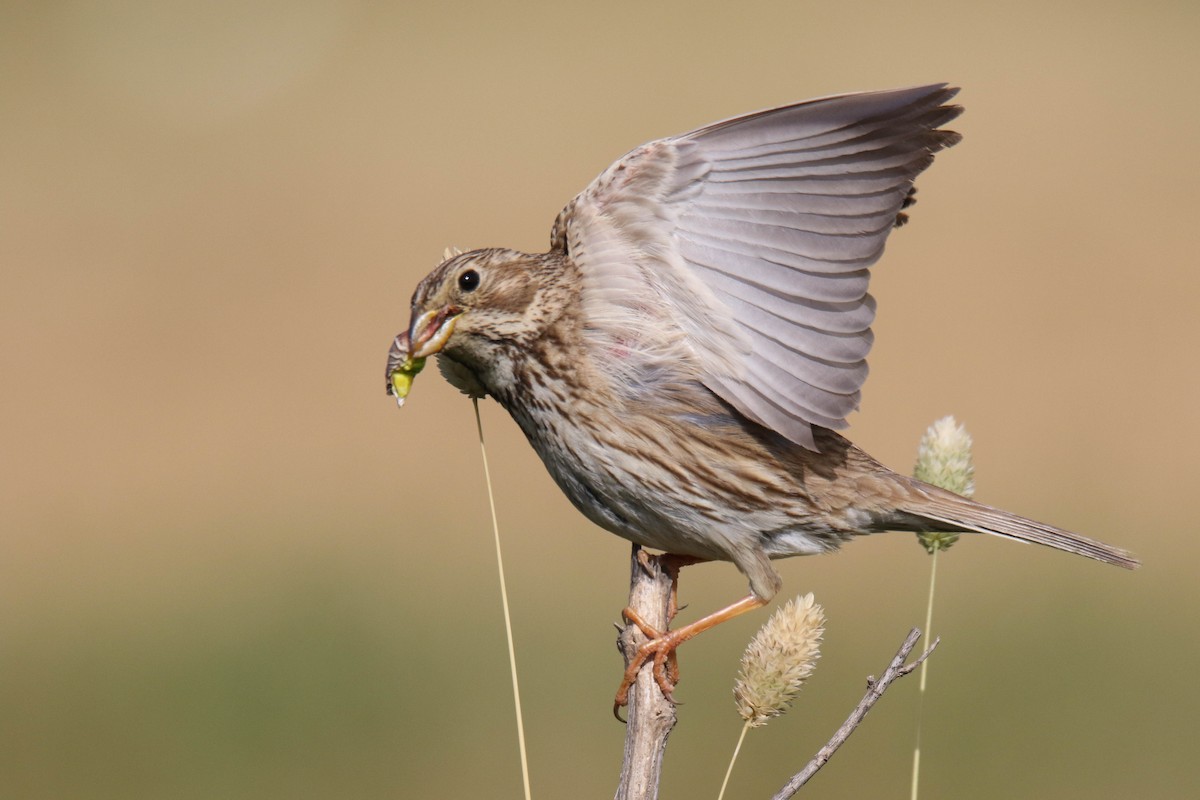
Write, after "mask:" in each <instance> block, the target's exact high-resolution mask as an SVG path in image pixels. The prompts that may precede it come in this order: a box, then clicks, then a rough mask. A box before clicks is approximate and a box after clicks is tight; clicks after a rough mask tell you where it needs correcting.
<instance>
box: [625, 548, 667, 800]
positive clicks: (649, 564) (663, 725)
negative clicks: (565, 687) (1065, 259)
mask: <svg viewBox="0 0 1200 800" xmlns="http://www.w3.org/2000/svg"><path fill="white" fill-rule="evenodd" d="M665 558H666V557H664V556H651V555H648V554H646V553H645V552H644V551H642V550H641V548H639V547H638V546H637V545H634V546H633V557H632V558H631V560H630V580H629V608H631V609H633V611H634V612H636V613H637V615H638V616H639V617H640V618H641V619H642V620H643V621H645V622H646V624H648V625H650V626H652V627H654V628H656V629H658V630H666V629H667V625H668V623H669V622H670V614H671V611H672V609H671V601H672V599H671V589H672V583H673V581H672V575H671V572H672V570H670V569H668V567H667V565H666V564H664V559H665ZM677 574H678V573H677V572H676V575H677ZM645 641H646V637H645V636H644V635H643V634H642V632H641V630H639V629H638V627H637V626H636V625H634V624H632V623H627V624H626V625H625V627H624V628H623V629H622V630H621V634H620V636H619V637H618V639H617V645H618V647H619V649H620V650H621V653H622V655H624V657H625V663H626V664H629V663H630V662H631V661H632V659H633V658H634V656H635V655H636V654H637V651H638V647H639V646H640V645H641V644H642V643H643V642H645ZM628 712H629V718H628V723H627V725H626V728H625V756H624V760H623V761H622V764H621V782H620V784H619V785H618V786H617V793H616V800H653V799H654V798H657V797H658V784H659V780H660V778H661V774H662V759H663V751H664V750H666V747H667V736H668V735H670V733H671V729H672V728H674V727H675V720H676V716H675V706H674V704H672V703H671V701H669V700H668V699H667V698H666V697H664V696H663V693H662V691H660V690H659V688H658V683H657V682H656V681H655V680H654V675H653V669H651V668H650V665H649V664H648V665H647V668H645V669H642V670H641V671H640V672H639V673H638V675H637V679H636V680H635V681H634V684H633V688H632V689H631V690H630V692H629V708H628Z"/></svg>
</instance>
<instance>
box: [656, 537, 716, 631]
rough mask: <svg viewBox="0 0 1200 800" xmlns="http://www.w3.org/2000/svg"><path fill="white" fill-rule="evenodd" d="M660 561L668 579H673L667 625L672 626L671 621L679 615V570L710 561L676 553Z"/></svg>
mask: <svg viewBox="0 0 1200 800" xmlns="http://www.w3.org/2000/svg"><path fill="white" fill-rule="evenodd" d="M658 561H659V563H660V564H662V568H663V571H665V572H666V573H667V577H669V578H670V579H671V596H670V598H668V600H667V624H668V625H670V624H671V620H673V619H675V615H676V614H678V613H679V570H681V569H683V568H684V567H690V566H691V565H692V564H703V563H704V562H705V561H708V559H707V558H700V557H699V556H681V555H676V554H675V553H663V554H662V555H661V556H659V557H658Z"/></svg>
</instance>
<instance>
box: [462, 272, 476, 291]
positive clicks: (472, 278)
mask: <svg viewBox="0 0 1200 800" xmlns="http://www.w3.org/2000/svg"><path fill="white" fill-rule="evenodd" d="M478 286H479V273H478V272H476V271H475V270H473V269H469V270H467V271H466V272H464V273H463V274H462V275H459V276H458V288H459V289H462V290H463V291H464V292H473V291H475V289H476V288H477V287H478Z"/></svg>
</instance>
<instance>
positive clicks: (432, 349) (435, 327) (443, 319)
mask: <svg viewBox="0 0 1200 800" xmlns="http://www.w3.org/2000/svg"><path fill="white" fill-rule="evenodd" d="M461 315H462V310H461V309H458V308H455V307H454V306H446V307H445V308H440V309H437V310H430V311H426V312H424V313H423V314H421V315H420V316H419V317H417V318H416V319H414V320H413V321H412V324H411V325H409V326H408V340H409V342H410V343H411V344H410V347H411V348H412V350H411V352H410V353H409V355H411V356H412V357H413V358H428V357H429V356H431V355H433V354H434V353H439V352H441V350H442V348H443V347H445V346H446V342H447V341H449V339H450V334H452V333H454V325H455V323H456V322H457V321H458V318H459V316H461Z"/></svg>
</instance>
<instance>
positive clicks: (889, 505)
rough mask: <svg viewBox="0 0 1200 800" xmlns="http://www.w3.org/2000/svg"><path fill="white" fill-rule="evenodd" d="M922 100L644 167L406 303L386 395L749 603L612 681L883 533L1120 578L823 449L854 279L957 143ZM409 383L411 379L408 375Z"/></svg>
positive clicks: (857, 303) (671, 155)
mask: <svg viewBox="0 0 1200 800" xmlns="http://www.w3.org/2000/svg"><path fill="white" fill-rule="evenodd" d="M956 92H957V89H954V88H951V87H948V86H946V85H945V84H938V85H932V86H921V87H916V88H909V89H900V90H895V91H884V92H867V93H861V94H849V95H841V96H835V97H826V98H822V99H818V100H810V101H807V102H803V103H798V104H796V105H791V106H785V107H782V108H775V109H771V110H768V111H761V112H759V113H756V114H750V115H747V116H743V117H737V118H735V119H730V120H727V121H724V122H718V123H716V124H714V125H709V126H708V127H704V128H700V129H699V130H696V131H692V132H691V133H687V134H684V135H682V136H676V137H672V138H668V139H660V140H657V141H654V142H650V143H649V144H646V145H643V146H641V147H639V148H637V149H636V150H633V151H632V152H630V153H629V154H628V155H626V156H625V157H623V158H621V159H620V160H619V161H617V162H616V163H615V164H613V165H612V166H611V167H609V168H608V169H607V170H605V171H604V172H603V173H602V174H601V175H600V176H599V177H598V178H596V180H595V181H593V182H592V184H591V185H590V186H588V187H587V189H585V190H584V191H583V193H582V194H580V195H579V196H578V197H576V198H575V199H574V200H572V201H571V202H570V203H569V204H568V205H567V207H566V208H565V209H563V211H562V212H561V213H560V214H559V215H558V219H556V220H555V222H554V227H553V229H552V232H551V237H550V250H549V251H548V252H546V253H539V254H529V253H522V252H517V251H515V250H504V249H484V250H475V251H472V252H469V253H462V254H457V255H452V256H451V257H450V258H448V259H447V260H446V261H445V262H443V263H442V264H441V265H440V266H438V267H437V269H435V270H434V271H433V272H432V273H430V274H429V275H428V276H427V277H426V278H425V279H424V280H422V281H421V283H420V285H418V286H417V289H416V292H415V293H414V294H413V298H412V321H411V324H410V325H409V328H408V330H407V331H405V332H403V333H401V334H400V335H398V336H397V337H396V340H395V342H394V343H393V345H392V349H391V353H390V354H389V358H388V367H387V372H388V379H389V383H388V391H389V393H394V392H398V393H399V394H404V393H406V392H407V384H403V385H402V384H399V383H397V382H396V381H395V380H393V379H394V377H395V376H397V375H404V376H405V379H407V378H408V377H409V376H411V374H412V372H413V363H414V359H423V358H425V357H427V356H430V355H433V354H435V353H436V354H437V355H438V356H439V358H438V366H439V367H440V369H441V372H442V374H443V375H444V376H445V377H446V379H447V380H449V381H450V383H452V384H453V385H454V386H456V387H457V388H459V389H460V390H462V391H463V392H465V393H467V394H470V395H473V396H475V397H482V396H485V395H490V396H492V397H494V398H495V399H496V400H497V401H498V402H499V403H500V404H501V405H502V406H504V408H505V409H507V410H508V412H509V413H510V414H511V415H512V417H513V419H515V420H516V422H517V424H518V425H519V426H520V427H521V430H522V431H524V433H525V436H526V437H527V438H528V439H529V442H530V444H532V445H533V448H534V450H536V451H537V453H538V455H539V456H540V457H541V459H542V461H543V462H544V463H545V465H546V468H547V469H548V470H549V471H550V474H551V475H552V476H553V477H554V480H555V481H556V482H557V483H558V485H559V487H560V488H561V489H562V490H563V492H565V493H566V495H567V497H569V498H570V500H571V502H572V503H574V504H575V507H576V508H578V509H579V510H580V511H582V512H583V514H584V515H585V516H586V517H587V518H588V519H590V520H591V521H592V522H594V523H596V524H597V525H599V526H600V527H602V528H604V529H606V530H608V531H611V532H613V533H615V534H617V535H618V536H622V537H624V538H626V539H629V540H631V541H633V542H636V543H638V544H640V545H643V546H646V547H652V548H656V549H658V550H663V551H665V552H667V553H672V554H675V555H678V556H682V557H685V558H689V559H696V560H720V561H732V562H733V563H734V564H735V565H737V567H738V569H740V570H741V571H742V572H743V573H744V574H745V575H746V577H747V578H748V579H749V582H750V594H749V595H748V596H747V597H745V598H743V599H741V600H739V601H738V602H736V603H733V604H732V605H730V606H728V607H726V608H724V609H722V610H720V611H718V612H716V613H714V614H711V615H709V616H707V617H704V618H703V619H700V620H698V621H697V622H694V623H692V624H690V625H686V626H684V627H682V628H679V629H677V630H674V631H670V632H661V633H660V632H658V631H654V630H651V629H649V628H648V627H647V626H645V625H643V624H642V623H641V622H640V621H639V620H637V619H636V617H635V616H634V615H632V614H630V613H627V614H626V616H627V617H629V618H630V619H631V621H633V622H634V623H636V624H638V625H639V626H640V627H642V629H643V631H644V632H645V633H646V634H647V636H649V637H650V641H649V642H648V643H647V644H646V645H644V646H643V647H642V648H641V650H640V651H639V654H638V658H637V659H635V661H634V663H633V664H632V665H631V666H630V668H629V670H627V671H626V674H625V680H624V683H623V684H622V687H621V690H620V691H619V692H618V702H622V703H623V701H624V694H625V691H626V690H627V688H628V686H629V684H630V682H631V681H632V679H633V677H634V676H635V675H636V673H637V670H638V669H640V667H641V666H642V664H643V663H644V662H645V661H646V660H647V659H652V660H653V662H654V669H655V675H656V678H657V679H658V682H659V685H660V686H661V687H662V689H663V691H664V692H665V693H667V695H668V696H670V692H671V690H672V687H673V683H672V681H671V680H670V679H669V678H668V676H667V674H666V672H667V671H666V670H665V668H664V664H665V663H666V660H667V657H668V655H669V654H671V653H672V652H673V651H674V649H675V648H676V647H677V646H678V645H679V644H680V643H682V642H683V641H685V640H686V639H688V638H691V637H692V636H694V635H695V634H697V633H699V632H701V631H703V630H706V629H707V628H710V627H712V626H713V625H716V624H718V623H719V622H722V621H724V620H726V619H729V618H731V617H734V616H736V615H738V614H741V613H743V612H745V611H749V610H750V609H753V608H757V607H759V606H762V605H764V604H765V603H767V602H769V601H770V600H771V598H772V597H774V596H775V594H776V592H778V591H779V588H780V584H781V581H780V577H779V574H778V573H777V572H776V571H775V568H774V567H773V566H772V564H771V560H772V559H775V558H784V557H787V556H795V555H811V554H815V553H826V552H830V551H833V550H837V549H838V548H839V547H841V545H842V543H843V542H845V541H847V540H848V539H850V538H851V537H854V536H857V535H860V534H868V533H877V532H882V531H962V532H982V533H991V534H996V535H998V536H1004V537H1008V538H1012V539H1017V540H1020V541H1025V542H1035V543H1037V544H1044V545H1048V546H1050V547H1054V548H1057V549H1059V550H1065V551H1066V552H1069V553H1076V554H1079V555H1083V556H1087V557H1088V558H1093V559H1096V560H1098V561H1103V562H1106V563H1109V564H1115V565H1117V566H1121V567H1126V568H1133V567H1135V566H1137V563H1138V562H1137V561H1136V560H1135V559H1134V558H1133V557H1132V556H1130V555H1129V554H1128V553H1125V552H1124V551H1122V550H1119V549H1117V548H1114V547H1110V546H1109V545H1106V544H1103V543H1101V542H1097V541H1094V540H1092V539H1088V538H1086V537H1084V536H1080V535H1078V534H1075V533H1071V532H1070V531H1066V530H1062V529H1061V528H1056V527H1053V526H1051V525H1046V524H1043V523H1040V522H1035V521H1033V520H1031V519H1026V518H1024V517H1020V516H1017V515H1015V514H1011V513H1009V512H1007V511H1002V510H1000V509H996V508H991V507H989V506H986V505H982V504H980V503H977V502H974V501H973V500H968V499H966V498H964V497H960V496H958V495H955V494H952V493H950V492H947V491H944V490H942V489H938V488H936V487H934V486H932V485H929V484H926V483H923V482H921V481H919V480H917V479H915V478H911V477H908V476H906V475H902V474H899V473H896V472H893V471H892V470H890V469H888V468H887V467H885V466H883V465H882V464H880V463H879V462H877V461H875V460H874V459H873V458H871V457H870V456H869V455H867V454H866V453H864V452H863V451H862V450H860V449H858V448H857V447H855V446H854V445H853V444H851V443H850V442H849V441H847V440H846V439H845V438H843V437H842V436H841V435H840V434H838V433H836V432H835V430H836V429H841V428H845V427H846V424H847V423H846V416H847V415H848V414H849V413H850V412H851V411H853V410H854V409H856V408H857V407H858V403H859V392H860V389H861V387H862V384H863V381H864V380H865V379H866V377H867V362H866V357H867V353H868V351H869V350H870V348H871V342H872V333H871V327H870V326H871V322H872V320H873V318H874V315H875V301H874V300H873V299H872V297H871V295H869V294H868V293H867V282H868V278H869V268H870V267H871V265H872V264H874V263H875V262H876V261H877V260H878V259H879V257H880V255H881V254H882V252H883V247H884V243H885V242H886V240H887V237H888V234H889V233H890V232H891V230H892V228H893V227H896V226H898V225H900V224H901V223H903V222H904V221H905V219H906V217H905V214H904V213H902V209H904V208H905V207H907V206H908V205H909V204H910V203H911V201H912V195H913V180H914V179H915V178H916V177H917V175H918V174H920V173H921V171H922V170H924V169H925V168H926V167H928V166H929V165H930V163H931V162H932V161H933V156H934V153H936V152H937V151H939V150H942V149H943V148H946V147H949V146H951V145H953V144H955V143H956V142H958V140H959V138H960V137H959V135H958V134H956V133H953V132H951V131H948V130H942V129H941V126H943V125H945V124H947V123H949V122H950V121H951V120H953V119H954V118H955V117H957V116H958V115H959V114H960V113H961V111H962V109H961V108H960V107H959V106H956V105H950V104H949V101H950V100H951V98H953V96H954V95H955V94H956ZM417 363H420V362H419V361H418V362H417Z"/></svg>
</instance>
